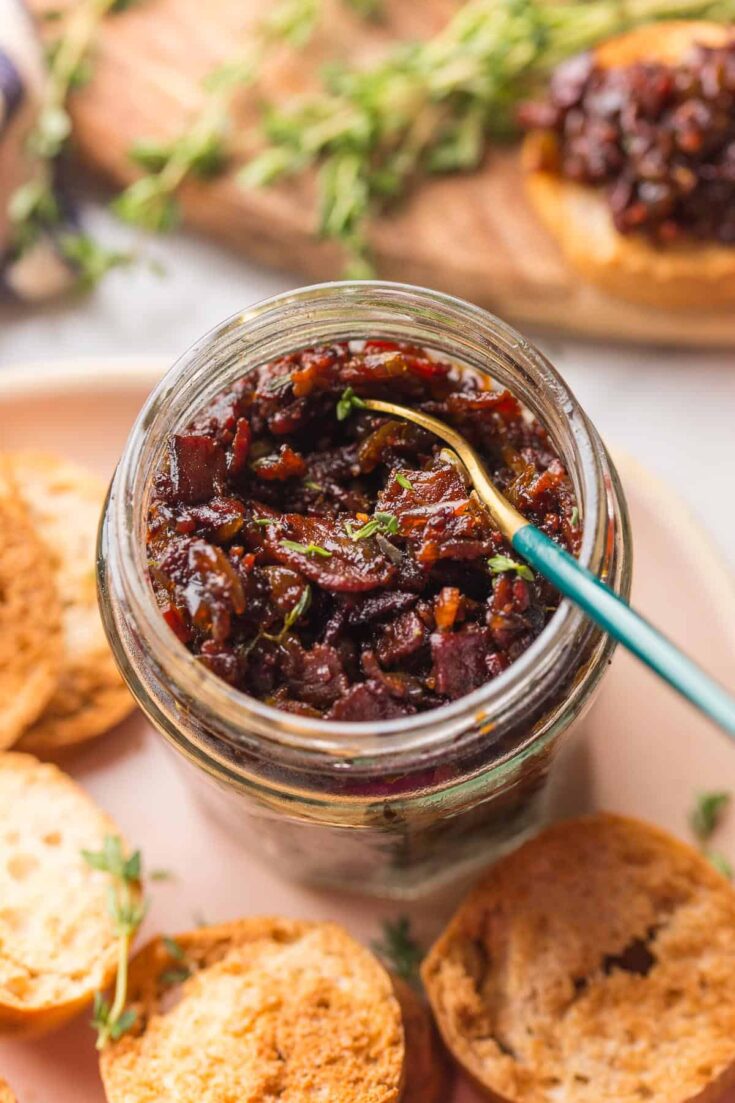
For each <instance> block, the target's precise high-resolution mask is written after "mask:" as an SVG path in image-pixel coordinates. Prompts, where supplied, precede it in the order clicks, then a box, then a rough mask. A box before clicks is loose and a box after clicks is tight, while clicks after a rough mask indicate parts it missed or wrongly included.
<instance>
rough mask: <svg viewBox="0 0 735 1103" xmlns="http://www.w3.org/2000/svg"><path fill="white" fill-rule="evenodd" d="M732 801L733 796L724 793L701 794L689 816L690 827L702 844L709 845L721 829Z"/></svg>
mask: <svg viewBox="0 0 735 1103" xmlns="http://www.w3.org/2000/svg"><path fill="white" fill-rule="evenodd" d="M730 800H731V794H730V793H728V792H726V791H724V790H722V791H713V792H709V793H699V794H698V796H697V799H696V802H695V805H694V808H693V809H692V811H691V813H690V815H689V825H690V827H691V829H692V832H693V834H694V837H695V838H696V840H697V842H698V843H700V844H704V843H707V842H708V841H709V840H710V838H711V837H712V835H713V834H714V833H715V831H716V830H717V828H718V827H719V825H720V823H721V821H722V817H723V816H724V814H725V811H726V810H727V808H728V806H729V804H730Z"/></svg>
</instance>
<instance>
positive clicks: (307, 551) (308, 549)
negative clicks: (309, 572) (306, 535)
mask: <svg viewBox="0 0 735 1103" xmlns="http://www.w3.org/2000/svg"><path fill="white" fill-rule="evenodd" d="M281 547H283V548H285V549H286V551H292V552H299V553H300V554H301V555H321V556H322V558H324V559H329V558H330V557H331V555H332V553H331V552H330V551H327V549H326V548H323V547H322V546H321V545H320V544H297V543H296V541H295V540H281Z"/></svg>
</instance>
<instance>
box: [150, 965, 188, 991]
mask: <svg viewBox="0 0 735 1103" xmlns="http://www.w3.org/2000/svg"><path fill="white" fill-rule="evenodd" d="M190 976H191V969H190V968H189V967H188V965H182V966H180V967H179V968H178V969H164V971H163V972H162V973H161V975H160V977H159V978H158V979H159V980H160V982H161V984H163V985H165V986H166V987H167V988H172V987H173V986H174V985H175V984H183V983H184V981H185V980H188V979H189V977H190Z"/></svg>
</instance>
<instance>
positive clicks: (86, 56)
mask: <svg viewBox="0 0 735 1103" xmlns="http://www.w3.org/2000/svg"><path fill="white" fill-rule="evenodd" d="M132 2H133V0H83V2H82V3H79V4H76V5H74V6H73V7H72V9H71V12H70V15H69V18H68V20H66V22H65V25H64V30H63V32H62V34H61V35H60V37H59V38H58V39H57V40H56V42H54V43H53V44H52V46H51V47H50V49H49V51H48V62H47V68H48V74H47V79H46V82H45V85H44V94H43V102H42V104H41V107H40V110H39V112H38V116H37V119H36V123H35V126H34V127H33V129H32V130H31V132H30V134H29V135H28V150H29V153H31V154H32V155H33V157H34V159H35V170H34V172H33V174H32V175H31V177H30V179H29V180H27V181H26V182H25V183H24V184H21V185H20V186H19V187H18V188H16V190H15V191H14V192H13V194H12V195H11V197H10V200H9V203H8V218H9V221H10V226H11V236H10V248H11V252H12V254H13V255H15V256H20V255H22V254H23V253H24V252H25V251H26V250H28V249H29V248H31V246H33V245H34V244H35V243H36V241H37V240H38V239H39V237H40V236H41V234H43V233H44V232H45V231H53V230H55V229H57V228H58V227H59V226H60V225H61V223H62V221H63V215H64V212H63V210H62V208H61V206H60V204H59V201H58V199H57V197H56V193H55V191H54V175H55V166H56V163H57V162H58V159H59V157H60V156H61V154H62V153H63V152H64V151H65V149H66V146H67V144H68V141H69V138H70V136H71V130H72V124H71V117H70V115H69V110H68V100H69V96H70V94H71V93H72V92H73V91H74V90H75V89H76V88H79V87H81V86H82V85H83V84H84V83H86V81H87V80H88V79H89V76H90V73H91V59H90V54H91V50H92V47H93V45H94V40H95V37H96V33H97V29H98V27H99V25H100V23H101V22H102V20H103V19H104V17H105V16H106V15H108V14H109V13H112V12H120V11H124V10H125V9H127V8H128V7H130V6H131V4H132ZM58 247H59V249H60V251H61V253H62V254H63V255H64V256H65V257H66V258H67V260H69V261H70V262H71V264H72V266H73V267H74V269H75V270H76V272H77V273H78V284H79V286H80V288H82V289H83V290H88V289H90V288H92V287H94V286H95V285H96V284H97V283H98V282H99V280H100V279H101V278H102V276H104V275H105V274H106V273H107V272H108V271H109V270H110V269H111V268H116V267H118V266H120V265H124V264H129V263H130V261H131V256H130V254H128V253H123V252H120V251H118V250H110V249H106V248H105V247H104V246H103V245H100V244H99V243H98V242H96V241H94V240H93V239H92V238H91V237H89V235H87V234H85V233H82V232H76V231H74V232H72V231H69V232H67V233H64V234H61V235H59V238H58Z"/></svg>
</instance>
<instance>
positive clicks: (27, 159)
mask: <svg viewBox="0 0 735 1103" xmlns="http://www.w3.org/2000/svg"><path fill="white" fill-rule="evenodd" d="M45 85H46V71H45V66H44V61H43V54H42V50H41V45H40V43H39V41H38V38H37V36H36V32H35V28H34V26H33V23H32V21H31V18H30V16H29V14H28V12H27V11H26V9H25V7H24V5H23V3H22V0H0V294H4V295H10V296H11V297H13V298H19V299H25V300H27V301H32V302H34V301H40V300H43V299H47V298H52V297H53V296H55V295H59V294H62V293H63V292H64V291H66V290H68V289H69V288H70V287H71V286H72V285H73V283H74V279H75V276H74V272H73V271H72V269H71V268H70V267H69V265H68V263H67V262H66V261H65V260H64V259H63V257H62V256H61V255H60V253H59V251H58V249H57V247H56V245H55V242H54V240H53V236H52V235H50V234H44V235H42V236H41V237H40V238H39V240H38V241H37V242H36V243H35V244H34V245H32V246H31V247H30V248H29V249H27V250H26V251H25V252H24V253H23V254H22V255H21V256H20V257H17V258H15V259H12V258H11V257H10V256H9V253H8V250H9V246H10V242H11V234H12V226H11V224H10V220H9V217H8V204H9V202H10V199H11V196H12V195H13V193H14V192H15V190H16V189H17V188H18V187H20V186H21V185H22V184H24V183H26V181H27V180H29V179H31V177H32V176H33V173H34V171H35V167H36V159H35V157H34V156H33V155H32V154H31V153H29V151H28V149H27V140H28V136H29V134H30V132H31V131H32V129H33V127H34V125H35V122H36V119H37V117H38V112H39V110H40V108H41V105H42V102H43V95H44V90H45Z"/></svg>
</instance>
